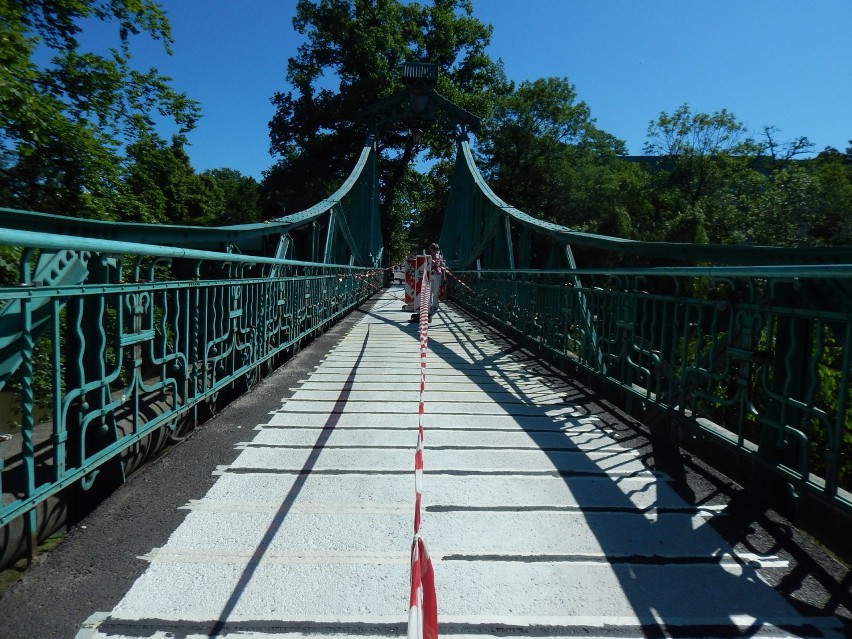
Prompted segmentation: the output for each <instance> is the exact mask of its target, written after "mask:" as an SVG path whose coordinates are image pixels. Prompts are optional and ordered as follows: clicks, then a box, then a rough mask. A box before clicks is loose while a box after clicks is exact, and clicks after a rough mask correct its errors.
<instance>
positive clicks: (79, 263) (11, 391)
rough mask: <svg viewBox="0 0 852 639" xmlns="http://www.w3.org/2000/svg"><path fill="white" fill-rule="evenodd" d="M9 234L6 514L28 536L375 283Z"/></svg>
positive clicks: (242, 258) (0, 386)
mask: <svg viewBox="0 0 852 639" xmlns="http://www.w3.org/2000/svg"><path fill="white" fill-rule="evenodd" d="M0 247H5V248H3V249H2V250H3V253H2V255H3V256H4V257H5V259H6V261H7V263H8V256H9V255H17V256H18V270H19V274H20V275H19V278H18V280H17V281H16V282H15V283H14V284H13V285H12V286H6V287H5V288H0V397H2V398H4V401H3V403H2V404H0V409H4V413H3V415H2V420H3V421H2V422H0V434H3V435H4V438H3V441H0V490H2V493H3V503H2V505H0V527H2V526H5V525H6V524H8V523H9V522H11V521H13V520H15V519H16V518H19V517H21V516H22V515H24V516H25V517H24V520H23V521H24V522H25V528H26V529H27V530H26V535H28V536H29V538H30V541H31V543H34V542H35V536H36V530H37V528H38V527H39V525H40V523H39V522H38V521H37V516H36V513H37V511H39V508H40V507H41V505H43V504H44V502H45V500H47V499H48V498H50V497H51V496H53V495H55V494H57V493H58V492H59V491H61V490H62V489H64V488H66V487H68V486H71V485H72V484H76V485H78V486H80V487H82V488H83V489H87V488H90V487H91V486H93V485H97V484H98V483H99V481H100V483H103V482H104V481H106V482H107V483H108V484H113V485H114V483H115V482H120V481H121V480H122V479H123V476H124V474H125V472H126V471H127V470H128V468H127V465H128V464H133V463H136V462H135V461H134V460H136V459H137V458H138V455H137V454H136V453H138V451H139V449H143V450H144V449H147V448H154V447H156V446H158V445H159V444H160V442H161V440H162V439H163V438H164V437H171V438H180V437H182V436H183V435H185V434H186V433H187V432H188V431H189V430H191V429H192V428H193V427H194V425H195V424H196V423H197V422H198V421H199V420H200V419H202V418H203V417H204V416H206V415H209V414H210V413H212V412H213V411H214V410H215V408H216V407H217V405H219V404H220V402H221V401H222V400H223V399H224V397H225V396H229V397H233V396H236V395H238V394H240V393H241V392H245V391H246V390H247V389H249V388H251V386H252V385H253V384H254V383H255V381H256V380H257V379H259V377H260V375H261V374H262V373H264V372H266V371H267V370H269V369H270V368H271V367H272V366H273V365H274V364H276V363H277V362H280V361H281V359H282V358H283V357H286V356H287V354H288V353H289V352H291V351H292V349H293V348H294V347H295V346H297V345H298V344H300V343H301V342H302V340H304V339H306V338H308V337H309V336H310V335H311V334H312V333H315V332H317V331H320V330H322V329H323V327H326V326H328V325H329V324H330V323H332V322H334V321H335V320H337V319H338V318H340V317H341V316H343V315H345V314H346V313H348V312H349V311H350V310H351V309H352V308H354V307H356V306H357V305H358V304H360V303H361V302H362V301H363V300H365V299H366V298H367V297H369V296H370V295H372V294H373V293H374V292H375V291H376V290H377V289H378V287H380V286H381V283H382V271H381V270H380V269H368V268H361V267H354V266H348V265H330V264H320V263H309V262H296V261H292V260H282V259H276V258H268V257H259V256H251V255H240V254H237V253H223V252H213V251H201V250H194V249H186V248H176V247H167V246H156V245H150V244H139V243H135V242H116V241H108V240H100V239H90V238H82V237H72V236H62V235H55V234H46V233H35V232H29V231H18V230H8V229H0ZM72 247H73V248H72ZM104 476H105V477H107V478H108V479H105V480H103V481H101V480H99V478H100V477H104ZM42 510H43V509H42ZM0 550H2V549H0ZM0 555H2V552H0ZM0 559H2V557H0Z"/></svg>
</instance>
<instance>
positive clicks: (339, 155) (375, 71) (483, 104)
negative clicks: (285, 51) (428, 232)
mask: <svg viewBox="0 0 852 639" xmlns="http://www.w3.org/2000/svg"><path fill="white" fill-rule="evenodd" d="M293 26H294V28H295V29H296V31H297V32H298V33H300V34H303V35H305V36H307V41H306V42H305V43H304V44H303V45H301V46H300V47H299V50H298V52H297V55H296V56H294V57H292V58H290V60H289V61H288V67H287V68H288V72H287V80H288V81H289V83H290V85H291V87H292V89H291V90H290V91H287V92H280V93H276V94H275V96H273V104H274V105H275V109H276V110H275V115H274V117H273V119H272V122H271V123H270V139H271V150H272V152H273V153H274V154H275V155H276V156H277V158H278V161H277V163H276V164H275V166H273V167H272V168H271V169H270V170H269V171H268V172H267V173H266V175H265V179H264V182H263V192H264V214H265V215H266V216H278V215H282V214H284V213H293V212H296V211H299V210H303V209H305V208H307V207H308V206H310V205H312V204H315V203H316V202H317V201H319V200H320V199H322V197H325V196H326V195H328V194H330V193H331V192H333V191H334V189H335V188H336V187H337V186H338V185H339V184H340V183H341V182H342V180H343V179H344V178H345V176H346V175H347V174H348V172H349V171H350V170H351V167H352V164H353V162H354V159H355V157H356V154H357V152H358V151H359V150H360V147H361V145H362V143H363V140H364V134H365V132H366V124H365V122H364V121H363V120H361V119H359V116H358V114H359V113H360V112H361V111H362V110H363V109H364V108H365V107H367V106H369V105H371V104H374V103H376V102H377V101H379V100H380V99H382V98H386V97H388V96H390V95H392V94H393V93H395V92H396V91H398V90H400V89H402V88H403V85H402V78H401V70H402V65H403V63H404V62H408V61H412V62H430V63H434V64H437V65H438V67H439V72H440V73H439V84H438V91H439V92H440V93H441V94H442V95H444V96H445V97H446V98H447V99H449V100H451V101H452V102H454V103H456V104H458V105H459V106H461V107H463V108H466V109H468V110H470V111H473V112H475V113H477V114H480V115H485V114H487V111H488V109H489V106H490V104H491V100H492V95H494V94H499V93H500V92H501V91H503V90H504V86H505V80H504V75H503V71H502V67H501V66H500V65H499V64H498V63H495V62H493V61H491V60H490V59H489V58H488V56H487V55H486V53H485V49H486V47H487V46H488V44H489V40H490V36H491V27H489V26H487V25H484V24H482V23H481V22H480V21H479V20H477V19H476V18H475V17H473V15H472V6H471V3H470V1H469V0H434V1H433V2H432V3H431V4H425V5H421V4H418V3H407V2H402V1H401V0H321V1H319V2H310V1H309V0H300V2H299V3H298V4H297V6H296V17H295V18H294V19H293ZM332 86H334V87H335V88H336V90H332V88H330V87H332ZM427 146H428V147H430V148H431V149H432V150H431V153H432V155H433V156H437V157H448V156H449V154H450V153H451V150H452V145H451V137H450V136H449V132H448V131H441V130H438V129H437V128H435V129H429V130H426V131H424V132H423V136H422V138H420V139H419V141H418V140H415V136H414V135H412V132H411V131H409V130H408V129H407V128H405V127H403V128H400V127H389V128H387V129H386V130H384V131H383V132H382V137H381V141H380V147H379V148H380V151H381V153H382V157H381V160H380V168H379V172H380V175H381V176H382V178H381V179H382V185H381V186H382V202H383V206H382V216H383V223H382V226H383V235H384V241H385V245H386V250H388V252H389V253H390V254H395V253H396V252H398V251H399V247H398V246H394V245H393V244H392V242H397V241H398V240H396V239H394V238H397V237H399V233H398V232H399V229H400V224H401V223H402V218H401V217H400V216H398V215H396V214H395V213H393V208H394V206H396V204H394V203H398V202H400V201H401V200H403V199H406V198H408V199H411V197H413V196H411V195H398V194H397V190H398V189H406V188H410V187H411V186H412V185H413V184H414V181H413V180H412V179H411V178H410V176H408V175H407V169H408V166H409V164H410V163H411V162H412V160H414V159H415V158H416V157H417V156H418V154H419V153H420V152H421V151H422V150H423V149H425V148H427Z"/></svg>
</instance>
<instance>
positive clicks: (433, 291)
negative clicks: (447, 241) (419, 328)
mask: <svg viewBox="0 0 852 639" xmlns="http://www.w3.org/2000/svg"><path fill="white" fill-rule="evenodd" d="M429 255H431V256H432V273H431V275H430V278H429V289H430V291H429V293H430V295H429V319H432V315H434V314H435V313H436V312H437V310H438V305H439V304H440V303H441V302H440V297H439V292H440V289H441V284H442V283H443V280H444V258H443V257H442V256H441V247H439V246H438V244H437V242H432V243H431V244H430V245H429Z"/></svg>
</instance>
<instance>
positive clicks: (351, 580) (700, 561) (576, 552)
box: [77, 287, 844, 639]
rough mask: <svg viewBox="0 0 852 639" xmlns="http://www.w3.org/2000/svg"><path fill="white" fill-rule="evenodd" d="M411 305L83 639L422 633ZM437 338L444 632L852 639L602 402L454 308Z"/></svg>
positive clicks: (435, 518)
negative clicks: (811, 610)
mask: <svg viewBox="0 0 852 639" xmlns="http://www.w3.org/2000/svg"><path fill="white" fill-rule="evenodd" d="M401 290H402V289H401V288H400V287H394V288H392V289H390V290H389V291H387V292H385V293H384V297H383V299H382V300H380V301H379V302H378V303H377V304H375V305H374V306H373V308H372V311H371V312H370V313H368V314H367V315H365V316H364V318H363V319H362V320H361V321H360V322H359V323H358V324H356V325H355V326H354V327H353V328H352V329H351V330H350V332H349V333H348V335H347V336H346V337H345V339H343V340H342V341H341V342H340V344H339V345H338V346H337V347H336V348H335V349H334V350H332V351H331V352H329V353H328V355H327V357H326V358H325V360H324V361H323V362H322V364H321V365H320V366H318V367H317V369H316V370H315V371H314V372H313V374H311V375H310V377H309V378H308V379H306V380H304V381H303V382H302V383H301V384H300V386H299V390H298V391H296V392H295V393H294V394H293V395H292V397H290V398H289V399H287V400H286V401H284V402H283V404H282V405H281V406H278V407H276V408H275V409H274V410H273V412H272V413H270V415H269V420H268V422H267V423H265V424H262V425H259V426H257V428H256V429H255V431H254V436H253V439H251V441H246V442H245V443H243V444H241V445H240V447H241V448H242V452H241V454H240V455H239V456H238V457H237V458H236V460H235V461H234V462H233V463H232V464H230V465H228V466H222V467H220V468H219V470H218V475H219V476H218V478H217V480H216V482H215V483H214V484H213V486H212V488H211V489H210V491H209V492H208V494H207V495H206V496H205V497H204V498H203V499H200V500H197V501H193V502H191V503H188V504H186V506H185V508H186V509H188V510H189V513H188V515H187V517H186V518H185V520H184V521H183V523H182V524H181V525H180V527H178V528H177V530H175V531H174V533H173V534H172V535H171V537H170V538H169V540H168V542H167V543H166V544H165V545H164V546H163V547H160V548H153V549H151V551H150V553H148V554H147V555H146V559H147V560H148V561H149V562H150V566H149V568H148V569H147V570H146V571H145V573H144V574H143V575H142V576H141V577H140V578H139V579H138V580H137V581H136V583H135V584H134V585H133V587H132V588H131V589H130V590H129V591H128V592H127V594H126V595H125V596H124V598H123V599H122V600H121V601H120V603H119V604H118V605H117V606H116V607H115V608H114V609H113V610H112V611H109V612H106V611H104V612H102V613H98V614H95V615H93V616H92V617H91V618H90V619H89V621H88V622H87V623H86V625H85V626H84V628H83V629H82V630H81V631H80V632H79V634H78V635H77V637H78V639H94V638H103V639H106V638H107V637H109V638H111V639H116V638H117V637H129V638H136V637H149V638H154V639H160V638H163V639H164V638H166V637H182V638H185V639H194V638H196V637H198V638H201V637H210V636H240V637H257V638H260V637H263V638H266V639H271V638H277V637H296V636H305V635H308V636H334V637H344V636H359V637H371V636H404V635H405V621H406V618H407V609H408V589H409V552H410V544H411V535H412V526H413V515H414V479H413V466H414V446H415V443H416V431H417V402H418V389H419V379H420V378H419V368H418V366H419V350H418V336H417V325H416V324H408V323H407V321H406V320H407V318H408V316H409V313H406V312H403V311H402V310H400V309H401V302H400V301H399V300H398V297H399V296H400V295H401ZM429 338H430V341H429V347H430V348H429V354H428V359H427V394H426V412H427V415H426V418H425V423H426V451H425V467H426V477H425V482H424V512H423V525H422V533H423V537H424V538H425V540H426V542H427V545H428V547H429V549H430V552H431V554H432V557H433V560H434V564H435V573H436V583H437V596H438V604H439V622H440V632H441V634H442V635H453V636H455V637H464V636H468V635H470V636H474V635H475V636H483V635H484V636H489V635H501V636H507V635H508V636H514V635H519V634H520V635H532V636H587V637H596V636H607V637H610V636H627V637H645V636H657V637H665V636H686V637H704V636H710V637H715V636H737V635H739V634H744V635H748V636H773V637H779V636H783V637H786V636H790V637H802V636H807V637H811V636H814V637H816V636H824V637H842V636H844V634H843V629H842V626H841V624H840V622H839V620H838V619H837V618H835V617H830V616H808V617H804V616H802V614H801V613H800V612H797V610H796V609H795V608H794V607H793V605H791V604H790V603H789V602H788V601H787V600H785V598H783V597H782V596H781V595H780V594H779V593H778V592H777V591H776V589H774V588H773V587H771V586H770V585H769V583H773V582H777V574H776V573H778V571H781V572H782V573H783V571H784V570H785V568H787V560H786V559H785V558H782V557H778V556H775V555H773V554H765V555H764V554H760V555H759V554H754V553H749V552H745V551H743V550H742V549H738V550H735V549H734V548H732V547H731V546H730V545H728V544H727V543H726V542H725V541H724V539H723V538H722V537H721V536H720V535H719V534H717V533H716V532H715V530H714V529H713V527H712V526H711V525H709V524H710V522H712V521H713V520H714V519H716V518H718V517H724V516H725V514H724V513H723V512H722V509H723V508H724V504H721V503H714V501H713V500H712V499H707V500H705V501H704V502H703V503H702V504H701V505H698V506H696V505H693V504H691V503H688V502H687V501H685V500H684V499H683V498H682V497H680V496H679V495H678V493H677V492H675V490H673V489H672V487H671V483H670V481H669V479H670V478H669V477H668V476H666V475H665V474H664V473H662V472H660V471H659V470H656V469H655V468H654V467H652V466H650V465H649V463H648V456H647V451H643V449H642V448H634V447H633V446H632V444H633V443H634V442H632V441H631V440H633V439H634V438H635V435H634V434H632V433H631V432H629V431H628V430H627V429H625V428H623V426H620V425H619V422H618V421H617V420H616V419H615V417H614V416H613V415H611V414H609V413H606V412H605V411H603V410H602V409H601V407H600V406H599V405H598V404H597V403H595V402H594V401H592V399H591V396H590V395H589V394H587V393H584V392H583V390H582V389H581V388H579V387H577V386H575V385H571V384H569V383H567V382H565V381H564V380H563V379H562V378H561V377H560V376H558V375H555V374H554V373H553V372H551V371H549V370H548V369H547V368H546V367H543V366H541V365H540V364H538V363H537V362H536V361H535V360H533V359H531V358H530V357H529V355H528V354H526V353H524V352H522V351H519V350H516V349H513V348H512V347H511V345H509V344H508V343H507V342H505V341H504V340H502V339H501V338H499V336H496V335H494V334H491V333H488V332H483V331H482V330H481V328H480V327H479V326H478V325H477V324H476V323H474V322H471V321H470V320H469V319H467V318H465V317H463V316H462V315H460V314H459V313H456V312H454V311H452V310H449V309H446V308H442V310H441V311H439V313H438V314H437V315H436V316H435V319H434V320H433V322H432V323H431V324H430V327H429ZM253 425H254V424H251V425H247V426H253ZM249 432H251V431H249ZM779 574H780V573H779Z"/></svg>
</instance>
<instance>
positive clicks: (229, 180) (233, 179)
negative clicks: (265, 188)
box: [201, 169, 261, 226]
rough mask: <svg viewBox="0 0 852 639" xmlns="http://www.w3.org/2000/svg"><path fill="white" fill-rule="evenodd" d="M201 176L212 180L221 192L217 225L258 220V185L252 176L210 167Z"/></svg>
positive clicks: (249, 222)
mask: <svg viewBox="0 0 852 639" xmlns="http://www.w3.org/2000/svg"><path fill="white" fill-rule="evenodd" d="M201 177H202V178H205V179H210V180H212V182H213V184H215V185H216V187H217V188H218V189H219V190H220V191H221V192H222V200H223V203H222V213H221V215H220V216H219V218H218V219H217V220H216V225H217V226H228V225H232V224H251V223H253V222H259V221H260V219H261V216H260V185H259V184H258V182H257V180H255V179H254V178H253V177H249V176H247V175H243V174H242V173H240V172H239V171H236V170H234V169H212V170H209V171H205V172H204V173H202V174H201Z"/></svg>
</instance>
